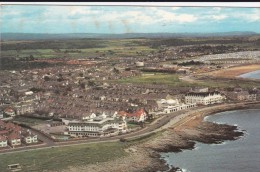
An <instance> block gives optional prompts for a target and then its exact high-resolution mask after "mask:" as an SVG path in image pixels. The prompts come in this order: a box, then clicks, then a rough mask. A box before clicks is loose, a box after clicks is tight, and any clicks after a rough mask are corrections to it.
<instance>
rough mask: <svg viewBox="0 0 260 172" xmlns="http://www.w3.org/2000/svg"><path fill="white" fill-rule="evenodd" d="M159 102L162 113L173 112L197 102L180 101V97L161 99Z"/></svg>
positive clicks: (187, 107)
mask: <svg viewBox="0 0 260 172" xmlns="http://www.w3.org/2000/svg"><path fill="white" fill-rule="evenodd" d="M157 104H158V107H159V109H160V111H161V113H162V114H166V113H172V112H176V111H179V110H184V109H189V108H193V107H195V106H196V103H188V104H184V103H180V102H179V100H178V99H175V100H174V99H167V100H166V99H161V100H158V101H157Z"/></svg>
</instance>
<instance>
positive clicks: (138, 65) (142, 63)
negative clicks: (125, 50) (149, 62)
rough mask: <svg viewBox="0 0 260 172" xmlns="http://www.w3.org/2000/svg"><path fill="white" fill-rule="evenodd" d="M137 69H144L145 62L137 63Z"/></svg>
mask: <svg viewBox="0 0 260 172" xmlns="http://www.w3.org/2000/svg"><path fill="white" fill-rule="evenodd" d="M135 65H136V67H144V62H139V61H138V62H135Z"/></svg>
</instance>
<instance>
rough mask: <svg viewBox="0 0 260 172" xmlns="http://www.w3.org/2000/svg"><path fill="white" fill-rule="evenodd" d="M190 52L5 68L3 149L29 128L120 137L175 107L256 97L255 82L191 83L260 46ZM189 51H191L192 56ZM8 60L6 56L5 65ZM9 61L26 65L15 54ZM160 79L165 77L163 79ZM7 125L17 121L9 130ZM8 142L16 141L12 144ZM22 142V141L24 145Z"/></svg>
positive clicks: (241, 61) (69, 135)
mask: <svg viewBox="0 0 260 172" xmlns="http://www.w3.org/2000/svg"><path fill="white" fill-rule="evenodd" d="M207 46H209V45H207ZM209 47H211V46H209ZM132 49H134V48H132ZM191 49H192V47H190V46H189V47H188V48H187V47H185V46H184V47H181V48H180V47H179V48H175V49H173V48H171V47H170V48H167V47H163V48H159V51H158V52H160V53H155V52H152V53H149V54H147V57H145V55H143V54H144V52H139V53H141V54H142V55H141V58H133V57H130V58H126V57H121V58H119V60H118V63H114V64H111V63H110V61H111V59H110V58H102V57H100V58H99V59H96V58H90V59H81V58H80V59H74V60H71V59H67V60H65V61H63V63H62V65H54V66H53V67H44V68H33V67H32V68H30V69H23V70H21V69H18V70H15V68H14V69H13V70H2V71H1V77H0V80H1V87H0V93H1V94H0V95H1V99H0V101H1V102H0V105H1V109H0V118H1V141H2V144H1V147H2V148H5V149H10V148H13V147H14V145H19V146H27V143H28V142H27V141H26V136H25V135H28V132H29V133H31V135H32V134H34V136H35V137H36V138H37V134H36V133H35V132H34V131H37V132H40V133H41V134H44V135H46V136H47V137H48V138H50V139H53V140H55V141H70V140H75V139H76V140H77V139H89V138H90V139H91V138H93V137H112V136H116V135H122V136H123V135H124V134H126V133H130V132H135V131H137V130H141V129H142V128H143V127H145V125H146V124H149V123H151V122H152V121H153V120H155V119H157V118H160V117H162V116H164V115H166V114H171V113H174V112H176V111H181V110H185V109H190V108H191V109H192V108H194V107H197V106H208V105H212V104H221V103H225V102H234V101H235V102H236V101H257V100H259V99H260V95H259V93H260V90H259V87H257V84H256V87H247V86H246V87H244V86H242V87H241V86H237V84H235V85H234V86H233V87H230V86H228V87H227V86H217V87H215V86H213V87H212V86H209V85H207V84H201V85H199V84H193V83H195V82H196V80H201V79H202V78H205V77H208V74H209V73H210V72H211V73H213V72H214V71H217V70H226V69H228V68H232V67H235V66H240V65H252V63H253V64H259V63H260V59H259V51H248V50H246V51H242V52H241V50H240V51H239V52H232V51H238V50H239V49H234V48H233V49H231V50H230V49H229V47H228V48H227V50H225V49H224V50H223V51H228V52H229V53H228V54H227V53H224V54H219V53H217V54H214V53H215V49H210V48H209V49H198V51H199V53H196V51H195V52H193V53H192V55H189V54H190V52H191ZM193 49H194V48H193ZM196 50H197V49H196ZM206 50H207V51H206ZM67 51H68V50H66V51H65V53H66V52H67ZM201 51H202V52H201ZM230 51H231V52H232V53H231V52H230ZM165 52H167V53H169V52H171V54H174V55H172V56H169V55H165ZM174 52H175V53H174ZM208 54H211V55H208ZM31 56H33V54H32V55H31ZM187 56H188V57H187ZM189 56H194V57H193V58H192V59H193V60H189ZM161 57H163V58H161ZM184 57H186V58H184ZM187 58H188V60H187ZM10 59H12V58H11V57H6V58H3V60H5V61H4V62H6V61H7V62H8V60H10ZM245 59H246V60H245ZM13 60H14V61H15V62H14V63H16V62H17V63H23V62H24V61H21V60H20V59H19V58H16V59H13ZM39 61H44V62H47V63H50V64H53V63H54V64H55V63H58V62H59V61H60V59H59V58H53V59H52V60H50V59H46V60H45V59H41V60H40V59H38V58H32V59H27V60H26V63H32V64H33V63H37V62H39ZM149 78H150V79H149ZM157 78H159V79H160V78H162V79H163V80H162V83H163V84H161V83H160V82H161V81H160V80H157ZM172 78H174V79H173V80H172V81H171V79H172ZM146 79H147V81H146ZM164 79H165V81H164ZM187 79H188V81H189V80H190V81H189V82H187ZM136 80H137V82H136ZM138 80H139V81H140V82H139V81H138ZM142 80H143V81H144V82H143V81H142ZM168 80H169V81H170V82H169V83H168ZM226 80H228V79H226ZM164 82H165V84H164ZM203 82H207V80H205V81H203ZM243 82H245V81H241V83H243ZM256 82H257V81H256ZM175 84H176V85H175ZM28 121H30V122H28ZM11 124H12V125H14V126H13V127H8V126H9V125H11ZM19 125H21V126H23V127H25V128H22V127H20V126H19ZM12 128H14V130H11V129H12ZM16 128H17V129H16ZM30 129H32V130H33V131H32V132H31V131H30ZM22 130H24V131H25V130H26V131H27V130H28V132H27V134H24V135H23V133H24V132H23V131H22ZM11 139H16V140H17V141H18V140H20V141H19V142H18V143H15V144H13V143H12V140H11ZM24 139H25V140H24ZM21 140H24V142H25V143H26V144H25V145H23V144H21V143H22V141H21ZM34 142H36V141H33V142H32V143H34ZM7 143H8V144H7Z"/></svg>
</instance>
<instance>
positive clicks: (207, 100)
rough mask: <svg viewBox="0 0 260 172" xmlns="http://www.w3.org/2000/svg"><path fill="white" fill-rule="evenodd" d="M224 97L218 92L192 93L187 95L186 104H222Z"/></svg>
mask: <svg viewBox="0 0 260 172" xmlns="http://www.w3.org/2000/svg"><path fill="white" fill-rule="evenodd" d="M223 99H224V97H223V96H222V95H221V94H220V93H219V92H217V91H213V92H190V93H188V94H186V95H185V103H187V104H193V103H196V104H197V105H199V104H200V105H209V104H215V103H222V102H223Z"/></svg>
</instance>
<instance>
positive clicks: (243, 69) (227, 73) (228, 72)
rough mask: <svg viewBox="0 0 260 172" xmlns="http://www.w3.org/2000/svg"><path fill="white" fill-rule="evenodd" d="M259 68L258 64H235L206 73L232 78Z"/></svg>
mask: <svg viewBox="0 0 260 172" xmlns="http://www.w3.org/2000/svg"><path fill="white" fill-rule="evenodd" d="M256 70H260V64H253V65H244V66H236V67H232V68H228V69H221V70H218V71H214V72H210V73H207V75H211V76H215V77H223V78H233V77H236V76H239V75H242V74H244V73H248V72H252V71H256Z"/></svg>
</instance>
